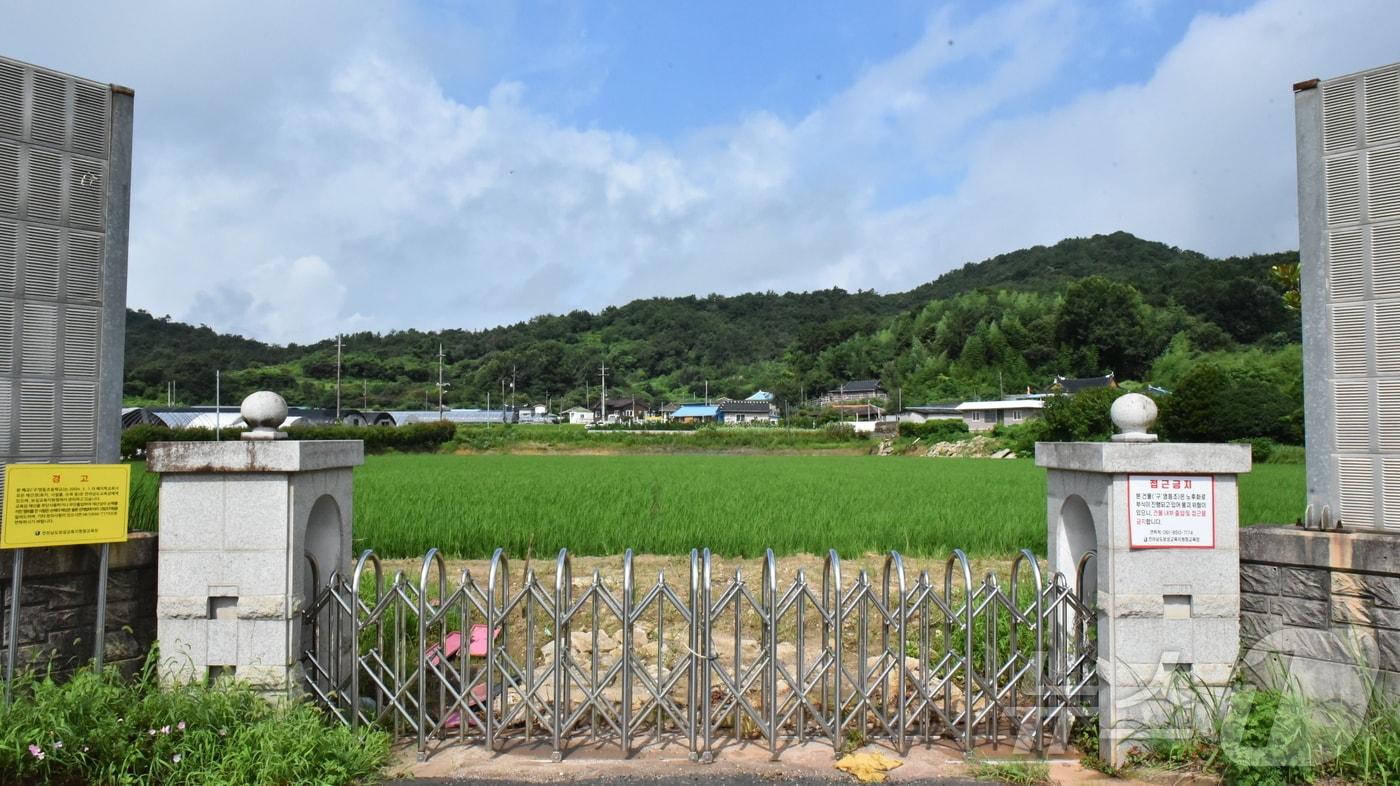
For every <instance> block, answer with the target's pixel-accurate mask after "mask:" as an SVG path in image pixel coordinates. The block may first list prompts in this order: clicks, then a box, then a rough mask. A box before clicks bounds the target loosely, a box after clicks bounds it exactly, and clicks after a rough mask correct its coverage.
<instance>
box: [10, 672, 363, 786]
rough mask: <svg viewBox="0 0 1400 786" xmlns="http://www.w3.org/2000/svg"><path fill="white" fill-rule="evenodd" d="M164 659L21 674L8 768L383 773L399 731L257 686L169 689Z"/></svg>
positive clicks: (41, 778) (310, 776)
mask: <svg viewBox="0 0 1400 786" xmlns="http://www.w3.org/2000/svg"><path fill="white" fill-rule="evenodd" d="M155 662H156V661H155V657H154V655H153V656H152V658H151V659H149V660H148V661H147V665H146V668H145V669H143V670H142V672H141V673H140V674H139V675H137V677H135V678H134V679H132V680H127V679H125V678H123V677H121V676H120V675H119V674H118V673H117V672H116V671H115V670H111V669H109V670H107V671H105V672H102V673H97V672H94V671H92V670H91V669H85V670H81V671H79V672H77V673H76V674H75V675H73V677H72V678H71V679H70V680H68V681H66V682H63V683H58V682H55V681H53V680H52V679H50V678H48V677H47V676H40V675H34V674H20V675H17V676H16V679H15V700H14V702H13V703H12V704H10V705H9V706H7V707H3V708H0V774H3V780H4V782H6V783H20V784H41V783H43V784H58V785H60V786H68V785H69V784H72V785H73V786H76V785H77V784H89V783H103V784H108V783H110V784H115V783H121V784H135V785H138V786H139V785H143V784H159V783H219V784H230V785H232V784H282V783H316V784H344V783H357V782H365V781H368V780H371V779H373V778H375V777H376V775H377V773H378V771H379V768H380V767H381V766H383V765H384V763H385V762H386V761H387V760H388V756H389V742H390V740H389V735H387V734H385V733H384V732H381V731H375V730H370V729H360V730H357V731H351V730H350V729H348V728H346V727H345V726H342V725H340V724H339V723H336V722H328V721H326V720H325V719H324V718H323V717H322V716H321V714H320V713H319V712H318V711H317V710H316V709H315V708H314V707H312V706H311V705H309V704H305V703H300V702H282V703H277V704H273V703H270V702H268V701H267V700H266V699H264V698H262V697H261V696H259V695H258V694H256V693H254V692H253V691H252V690H251V689H249V688H247V687H246V686H242V685H239V684H236V683H226V682H221V683H219V684H218V685H216V686H214V687H206V686H202V685H186V686H181V687H177V688H172V689H169V690H163V689H161V687H160V685H159V684H158V682H157V679H156V675H155V669H154V665H155Z"/></svg>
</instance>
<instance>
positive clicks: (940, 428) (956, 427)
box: [899, 418, 971, 442]
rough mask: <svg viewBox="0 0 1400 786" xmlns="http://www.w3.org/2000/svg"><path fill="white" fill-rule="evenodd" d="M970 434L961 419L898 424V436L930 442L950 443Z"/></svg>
mask: <svg viewBox="0 0 1400 786" xmlns="http://www.w3.org/2000/svg"><path fill="white" fill-rule="evenodd" d="M970 433H971V432H970V431H968V429H967V423H966V422H964V421H963V420H961V419H958V420H953V419H951V418H950V419H947V420H928V421H925V422H923V423H910V422H908V421H905V422H902V423H900V424H899V436H901V437H909V438H918V439H925V440H930V441H932V442H951V441H953V440H956V439H962V438H963V437H965V436H968V435H969V434H970Z"/></svg>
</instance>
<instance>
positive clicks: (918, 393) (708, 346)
mask: <svg viewBox="0 0 1400 786" xmlns="http://www.w3.org/2000/svg"><path fill="white" fill-rule="evenodd" d="M1296 262H1297V253H1296V252H1283V253H1274V254H1260V255H1254V256H1249V257H1233V258H1228V259H1212V258H1209V257H1206V256H1204V255H1202V254H1199V253H1196V252H1193V251H1186V250H1181V249H1177V248H1174V247H1171V246H1167V245H1165V244H1162V243H1157V242H1152V241H1147V240H1142V239H1140V238H1137V237H1134V236H1132V235H1130V234H1128V233H1125V232H1117V233H1114V234H1110V235H1095V236H1093V237H1089V238H1072V239H1067V240H1064V241H1061V242H1059V243H1056V244H1054V245H1052V246H1035V247H1033V248H1028V249H1022V250H1019V251H1014V252H1010V253H1007V254H1002V255H999V256H996V257H993V258H991V259H988V260H985V261H982V262H977V263H969V264H966V265H964V266H962V267H961V268H957V269H954V270H951V271H949V272H947V273H945V274H943V275H941V276H939V277H938V278H937V279H935V280H933V281H931V282H929V283H926V284H923V285H920V286H918V287H915V288H914V289H911V290H909V291H907V292H901V293H892V294H879V293H876V292H873V291H869V290H861V291H857V292H846V291H844V290H841V289H827V290H818V291H812V292H800V293H792V292H789V293H783V294H777V293H773V292H767V293H748V294H742V295H735V296H720V295H708V296H704V297H697V296H687V297H676V298H646V299H640V300H635V301H632V302H630V303H627V304H626V305H622V306H610V307H607V308H605V309H602V310H601V311H599V312H597V313H590V312H585V311H574V312H570V313H568V314H560V315H542V316H537V317H534V318H532V319H530V320H527V321H524V322H519V323H516V324H513V325H504V326H500V327H495V328H490V329H485V330H476V331H467V330H443V331H434V332H429V331H419V330H403V331H391V332H388V333H383V334H378V333H368V332H364V333H354V334H347V335H346V336H344V337H343V340H344V355H343V360H342V401H343V406H345V407H361V406H368V408H371V409H397V408H414V407H423V406H428V405H432V406H435V405H436V403H437V388H436V382H437V353H438V345H439V342H441V344H442V345H443V348H444V351H445V353H446V367H445V370H444V379H445V380H446V381H448V382H449V383H450V386H449V387H447V389H446V392H445V397H444V398H445V402H446V403H448V404H449V405H452V406H468V407H473V406H474V407H481V406H485V404H486V396H487V393H488V392H490V393H491V396H492V402H491V403H492V404H493V405H498V404H499V402H500V398H499V397H500V396H501V395H502V391H503V390H504V392H505V393H506V395H509V383H510V379H511V376H512V369H514V374H515V379H516V384H517V391H516V401H517V403H526V402H529V403H543V402H545V401H546V400H548V401H550V402H552V403H553V404H556V405H558V406H557V407H556V409H558V408H563V407H567V406H570V405H573V404H582V403H584V401H585V399H587V400H590V401H596V399H597V396H598V382H599V375H598V367H599V365H600V364H603V363H606V365H607V366H608V369H609V371H608V392H609V396H610V397H615V396H630V395H635V396H638V397H644V398H647V399H648V400H651V399H666V400H675V401H680V400H694V399H698V398H700V397H702V396H703V395H704V393H705V390H706V383H707V381H708V391H709V395H710V397H711V398H718V397H720V396H737V397H742V396H745V395H748V394H749V393H751V392H752V391H753V390H756V389H760V388H761V389H765V390H770V391H773V392H775V393H777V394H778V395H779V397H780V398H782V399H784V400H786V401H792V402H794V403H795V402H797V401H798V400H800V399H801V398H802V397H804V396H806V397H810V396H812V395H813V394H814V393H819V392H821V391H823V390H826V389H829V388H832V387H835V386H836V385H838V384H840V383H841V382H842V381H843V380H847V379H859V378H871V377H879V378H881V379H882V380H884V382H885V385H886V387H887V388H888V389H890V390H895V389H897V388H898V389H902V391H903V397H904V400H905V401H915V400H933V399H946V398H962V397H968V396H980V395H995V394H997V393H1000V392H1002V391H1008V392H1010V391H1015V390H1019V389H1021V388H1024V387H1026V386H1033V387H1042V386H1044V385H1045V384H1046V383H1047V382H1048V381H1049V379H1050V378H1051V377H1053V376H1054V375H1055V374H1065V375H1089V374H1098V373H1106V372H1108V371H1114V372H1116V373H1117V374H1118V375H1119V377H1120V378H1121V379H1126V378H1132V379H1145V378H1149V377H1152V374H1153V370H1154V366H1159V367H1160V366H1163V365H1164V364H1165V369H1166V370H1165V371H1162V372H1160V373H1171V369H1173V368H1176V369H1177V373H1179V369H1180V366H1181V361H1182V359H1183V358H1185V357H1188V356H1196V355H1200V354H1201V353H1205V352H1215V353H1236V354H1239V353H1247V352H1256V353H1259V352H1263V353H1268V352H1277V351H1280V350H1281V349H1283V348H1286V347H1288V346H1289V345H1291V344H1293V343H1296V342H1297V340H1298V336H1299V323H1298V317H1297V314H1296V313H1295V312H1292V311H1290V310H1288V309H1287V308H1286V307H1285V306H1284V305H1283V302H1282V300H1281V294H1282V290H1281V288H1280V286H1279V285H1278V284H1276V283H1275V282H1274V281H1273V279H1272V278H1271V276H1270V273H1269V271H1270V268H1271V267H1272V266H1274V265H1278V264H1290V263H1296ZM1086 279H1089V280H1087V281H1086ZM126 359H127V362H126V389H125V394H126V399H127V401H128V402H129V403H132V404H140V403H164V401H165V396H166V390H167V383H168V382H169V381H174V383H175V390H176V399H177V403H179V404H197V403H212V401H213V397H214V370H215V369H219V370H221V372H222V381H223V387H222V395H223V399H224V400H225V401H237V400H238V399H239V398H241V397H242V396H244V395H246V394H247V393H250V392H252V391H253V390H257V389H269V390H276V391H278V392H280V393H282V394H283V395H284V396H285V397H286V398H287V399H288V401H290V402H292V403H294V404H301V405H308V406H331V405H333V404H334V400H335V391H334V380H335V339H334V338H328V339H325V340H322V341H318V342H316V343H313V344H306V345H297V344H291V345H287V346H278V345H274V344H267V343H264V342H260V341H256V340H254V339H248V338H244V337H241V336H234V335H226V334H220V333H217V332H216V331H214V330H212V329H210V328H208V327H206V326H192V325H187V324H184V323H180V322H177V321H174V320H171V319H170V318H169V317H155V316H153V315H151V314H149V313H147V312H145V311H128V314H127V333H126ZM1154 381H1156V379H1154Z"/></svg>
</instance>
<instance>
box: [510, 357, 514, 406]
mask: <svg viewBox="0 0 1400 786" xmlns="http://www.w3.org/2000/svg"><path fill="white" fill-rule="evenodd" d="M510 411H511V412H514V411H515V364H514V363H512V364H510Z"/></svg>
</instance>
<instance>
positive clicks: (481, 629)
mask: <svg viewBox="0 0 1400 786" xmlns="http://www.w3.org/2000/svg"><path fill="white" fill-rule="evenodd" d="M499 635H501V629H500V628H496V636H499ZM492 638H495V637H494V636H493V637H492ZM488 644H489V642H488V641H487V638H486V626H485V625H473V626H472V631H471V640H470V641H469V642H468V643H467V654H468V655H470V656H471V657H473V658H484V657H486V647H487V646H488ZM461 649H462V634H461V632H459V631H455V630H454V631H452V632H451V633H449V634H447V638H445V639H443V643H442V644H434V645H433V646H431V647H429V648H428V653H427V654H428V662H429V663H431V664H433V665H434V666H436V665H437V664H438V654H439V653H441V654H442V655H443V656H444V657H448V658H451V657H454V656H456V654H457V653H458V651H460V650H461Z"/></svg>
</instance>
